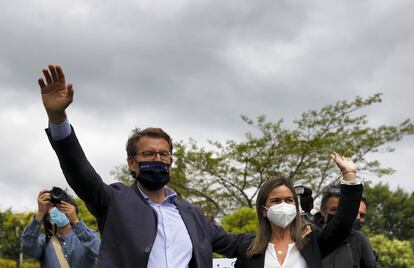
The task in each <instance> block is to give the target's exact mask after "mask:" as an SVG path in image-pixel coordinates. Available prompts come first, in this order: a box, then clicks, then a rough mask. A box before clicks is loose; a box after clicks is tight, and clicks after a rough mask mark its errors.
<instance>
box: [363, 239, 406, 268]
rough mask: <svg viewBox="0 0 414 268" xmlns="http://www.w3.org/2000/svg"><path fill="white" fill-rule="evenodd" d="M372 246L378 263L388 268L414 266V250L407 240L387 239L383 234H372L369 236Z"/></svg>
mask: <svg viewBox="0 0 414 268" xmlns="http://www.w3.org/2000/svg"><path fill="white" fill-rule="evenodd" d="M369 241H370V242H371V245H372V247H373V248H374V249H375V250H376V251H377V253H378V254H379V260H378V261H379V264H380V265H381V267H384V268H388V267H390V268H391V267H392V268H412V267H414V252H413V248H412V246H411V243H410V242H409V241H401V240H397V239H389V238H387V237H386V236H385V235H382V234H381V235H374V236H371V237H370V238H369Z"/></svg>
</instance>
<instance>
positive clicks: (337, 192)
mask: <svg viewBox="0 0 414 268" xmlns="http://www.w3.org/2000/svg"><path fill="white" fill-rule="evenodd" d="M340 197H341V189H340V187H339V185H333V186H331V187H330V188H328V190H327V191H325V192H324V194H323V196H322V201H321V207H320V211H321V214H322V216H323V219H324V224H325V226H326V224H328V223H329V222H330V221H331V220H332V219H333V218H334V216H335V215H336V212H337V210H338V206H339V199H340ZM366 214H367V203H366V199H365V198H362V199H361V202H360V204H359V208H358V214H357V217H356V218H355V220H354V224H353V229H352V232H351V234H350V236H349V237H348V238H347V239H346V240H345V241H344V243H343V244H342V245H341V246H340V247H338V248H337V249H336V250H335V251H334V252H333V253H332V254H330V255H329V256H328V257H326V258H325V259H324V260H323V266H322V267H323V268H334V267H335V268H342V267H343V268H350V267H376V266H377V261H376V256H375V253H374V251H373V249H372V246H371V244H370V243H369V241H368V238H367V237H366V236H365V235H364V234H363V233H362V232H360V230H361V228H362V226H363V224H364V223H365V215H366Z"/></svg>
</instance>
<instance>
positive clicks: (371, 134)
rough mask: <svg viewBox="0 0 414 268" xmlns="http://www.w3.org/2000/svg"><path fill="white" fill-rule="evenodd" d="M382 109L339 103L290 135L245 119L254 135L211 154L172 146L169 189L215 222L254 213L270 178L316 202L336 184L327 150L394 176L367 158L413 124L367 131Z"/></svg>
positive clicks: (190, 145) (213, 144) (297, 124)
mask: <svg viewBox="0 0 414 268" xmlns="http://www.w3.org/2000/svg"><path fill="white" fill-rule="evenodd" d="M380 102H381V94H376V95H373V96H370V97H368V98H366V99H363V98H360V97H356V98H355V99H353V100H352V101H339V102H337V103H336V104H334V105H327V106H324V107H322V108H321V109H320V110H311V111H308V112H305V113H303V114H302V115H301V117H300V118H299V119H297V120H295V121H294V122H293V124H294V127H292V128H291V129H288V128H284V127H283V125H282V123H283V121H282V120H278V121H276V122H270V121H268V120H267V119H266V117H265V116H264V115H262V116H259V117H258V118H257V119H256V120H252V119H250V118H248V117H247V116H242V119H243V121H244V122H246V123H247V125H248V126H249V127H251V128H252V129H254V132H247V133H246V139H245V140H243V141H236V140H228V141H226V142H220V141H210V142H209V144H210V146H209V148H203V147H200V146H199V145H198V144H197V142H196V141H194V140H192V139H190V140H189V141H188V142H178V143H176V144H175V148H176V151H175V153H174V159H175V165H174V167H173V173H172V178H173V179H172V181H171V183H170V185H171V186H172V187H173V188H174V190H176V191H177V192H178V193H179V194H180V195H181V196H183V197H185V198H187V199H189V200H190V201H192V202H194V203H198V204H199V205H200V206H201V207H202V208H203V209H204V210H205V211H206V213H207V214H210V215H220V214H227V213H229V212H231V211H233V210H235V209H237V208H240V207H253V205H254V200H255V199H256V195H257V193H258V189H259V188H260V187H261V185H262V184H263V183H264V182H265V181H266V180H267V179H269V178H270V177H273V176H284V177H288V178H290V179H292V180H293V181H294V182H295V181H301V182H303V183H306V185H309V186H310V187H311V188H312V190H313V191H314V193H315V194H316V196H318V195H319V194H320V193H322V192H323V191H324V190H325V188H326V187H327V186H328V185H329V184H330V183H332V182H335V181H337V180H339V179H340V174H339V173H338V170H337V168H336V167H335V165H334V164H333V163H331V162H330V159H329V154H330V153H331V152H332V151H337V152H339V153H341V154H344V155H346V156H352V157H353V160H354V161H355V162H356V163H358V165H359V169H360V170H362V171H364V172H367V173H372V174H375V175H377V176H382V175H387V174H391V173H392V172H393V170H392V169H391V168H384V167H382V166H381V165H380V163H379V162H378V161H375V160H374V161H369V160H367V159H366V155H367V154H368V153H375V152H379V151H381V152H390V151H392V150H393V149H392V148H391V147H389V146H386V145H389V144H390V143H392V142H396V141H399V140H401V139H402V138H403V137H404V136H406V135H412V134H414V125H413V124H412V122H411V121H410V120H408V119H407V120H405V121H403V122H401V123H400V124H399V125H397V126H386V125H382V126H378V127H370V126H368V119H367V116H366V115H364V114H362V111H361V110H362V109H363V108H365V107H367V106H370V105H372V104H376V103H380ZM125 170H127V169H126V167H125V166H124V168H120V167H118V169H117V170H115V171H114V172H113V174H114V175H115V177H116V178H118V179H120V178H125V177H127V176H125V175H126V174H125V172H124V171H125Z"/></svg>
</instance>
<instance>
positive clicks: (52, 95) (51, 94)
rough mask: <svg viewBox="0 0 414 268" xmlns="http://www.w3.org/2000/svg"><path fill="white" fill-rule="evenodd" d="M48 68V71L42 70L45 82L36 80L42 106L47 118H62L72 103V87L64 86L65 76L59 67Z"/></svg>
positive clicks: (51, 66)
mask: <svg viewBox="0 0 414 268" xmlns="http://www.w3.org/2000/svg"><path fill="white" fill-rule="evenodd" d="M48 67H49V69H43V70H42V72H43V74H44V76H45V80H46V82H45V80H43V78H39V80H38V82H39V86H40V89H41V93H42V101H43V105H44V106H45V109H46V111H47V113H48V115H49V116H62V114H65V109H66V108H67V107H68V106H69V105H70V104H71V103H72V101H73V85H72V84H68V85H66V81H65V75H64V73H63V70H62V68H61V67H60V66H58V65H49V66H48Z"/></svg>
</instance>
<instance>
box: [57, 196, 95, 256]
mask: <svg viewBox="0 0 414 268" xmlns="http://www.w3.org/2000/svg"><path fill="white" fill-rule="evenodd" d="M56 207H57V208H58V209H59V210H60V211H62V212H63V213H65V215H66V216H67V217H68V219H69V222H70V224H71V226H72V230H73V232H74V233H75V234H76V236H77V237H78V239H79V241H80V242H81V243H82V245H83V247H84V248H85V250H86V252H87V253H88V254H89V255H90V256H92V257H94V258H95V257H98V254H99V246H100V244H101V240H100V239H99V237H98V234H97V233H96V232H95V231H93V230H90V229H89V228H88V227H86V225H85V223H84V222H83V221H82V220H80V219H79V218H78V215H77V214H76V208H75V206H73V205H72V204H70V203H67V202H64V201H61V203H60V204H57V205H56Z"/></svg>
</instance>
